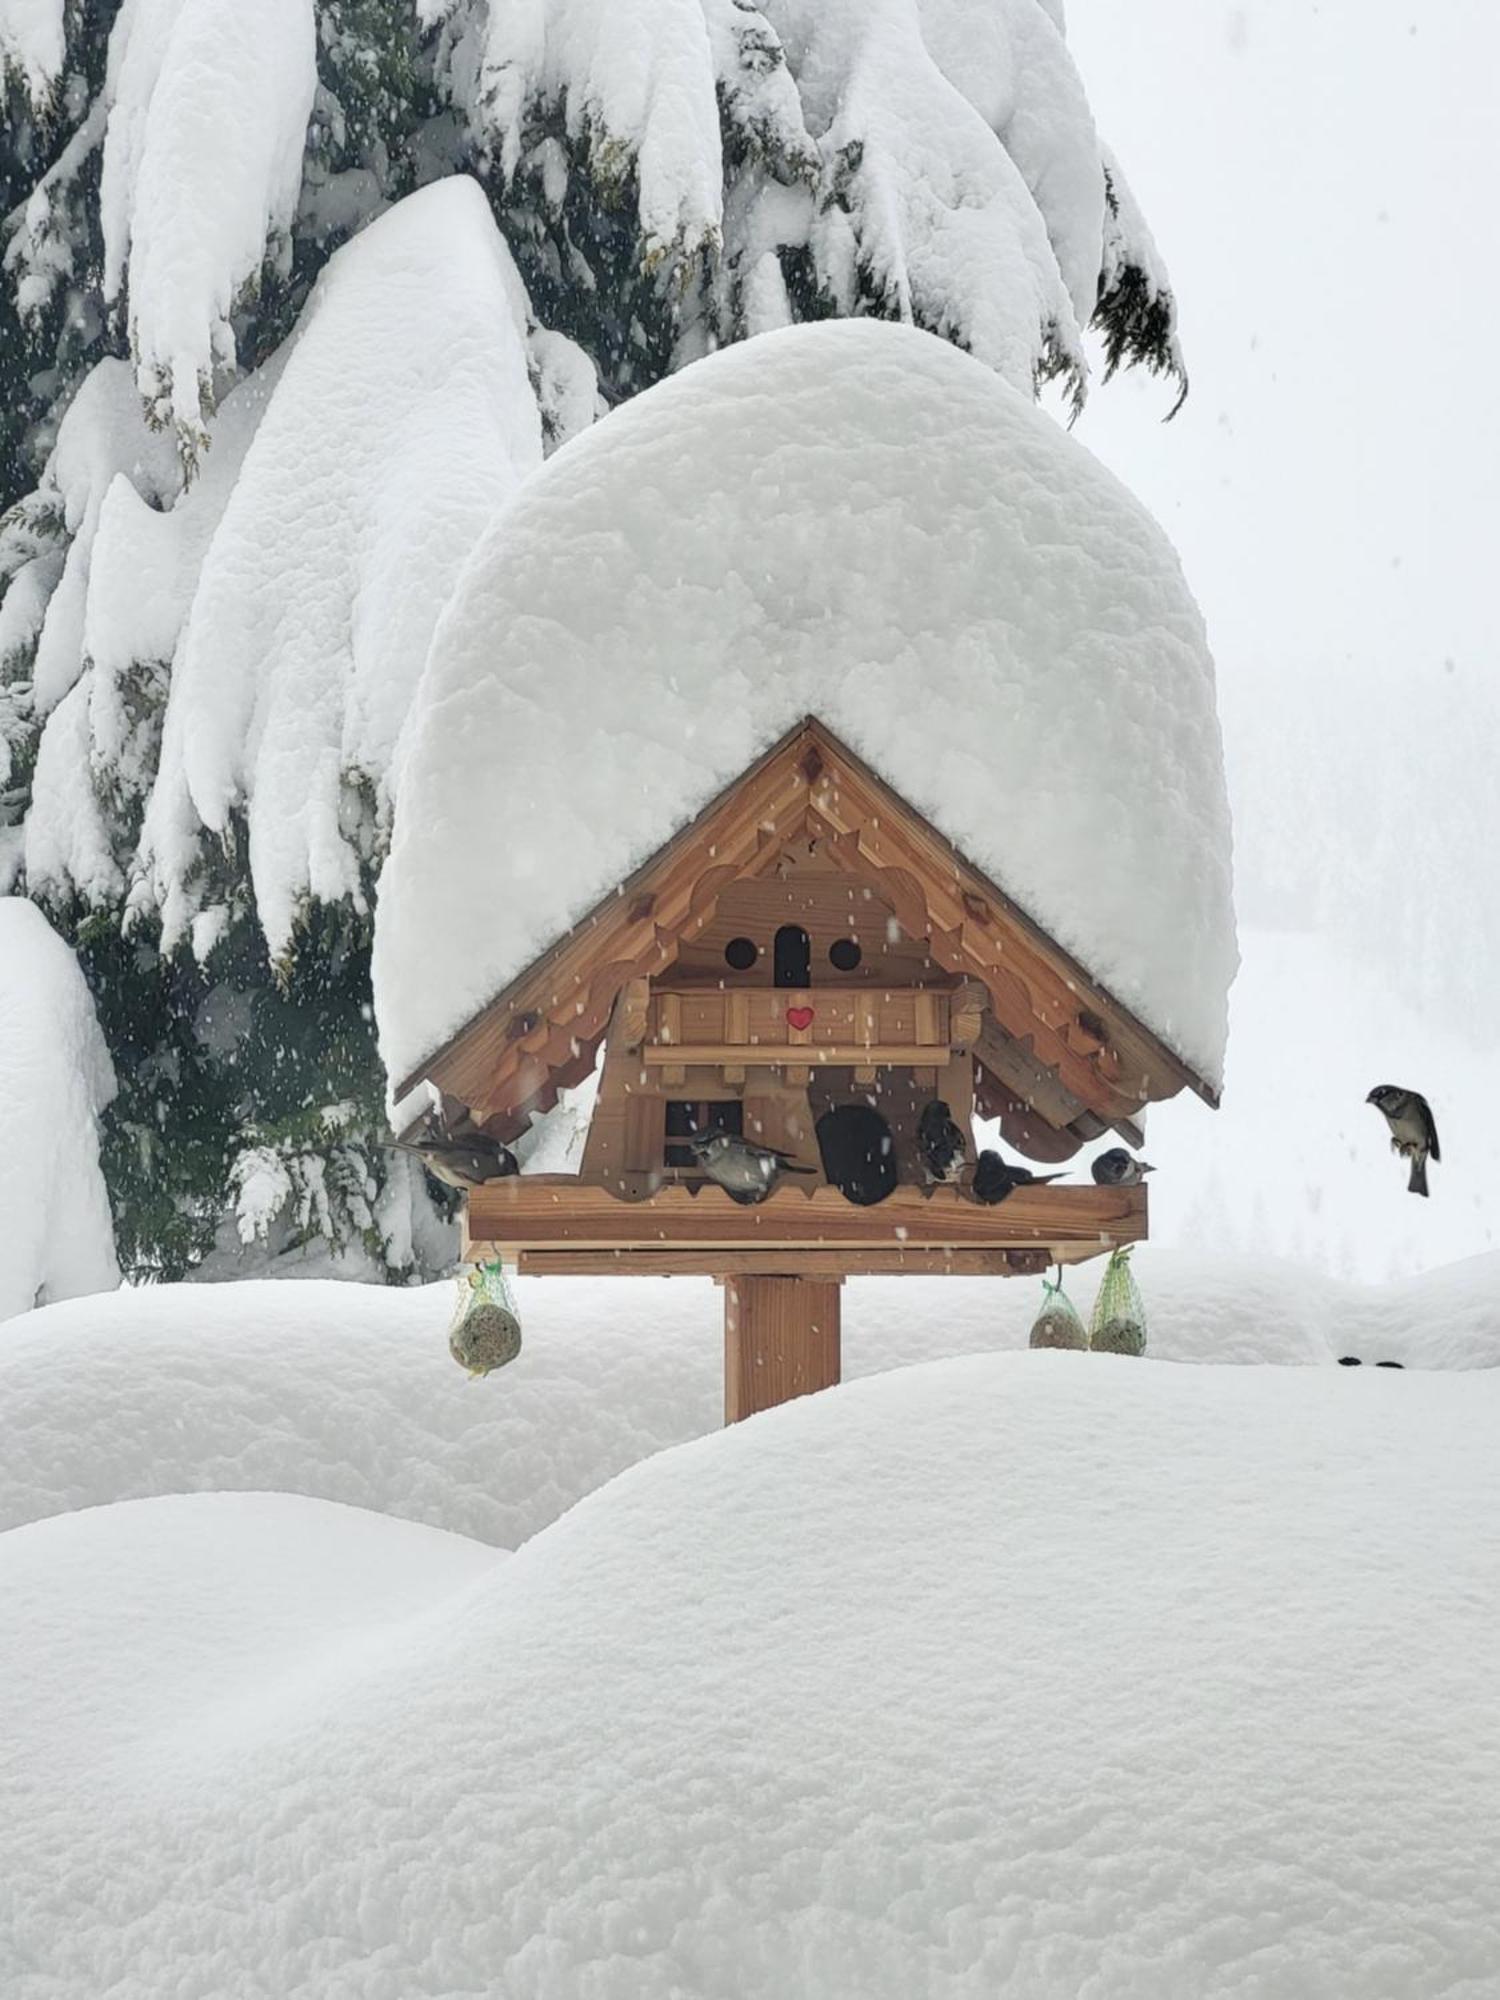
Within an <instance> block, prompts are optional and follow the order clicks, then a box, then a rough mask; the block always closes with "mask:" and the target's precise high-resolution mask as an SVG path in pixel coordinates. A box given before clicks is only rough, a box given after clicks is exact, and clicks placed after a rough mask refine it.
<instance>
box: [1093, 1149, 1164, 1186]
mask: <svg viewBox="0 0 1500 2000" xmlns="http://www.w3.org/2000/svg"><path fill="white" fill-rule="evenodd" d="M1090 1171H1091V1172H1092V1174H1093V1176H1094V1179H1095V1181H1096V1182H1097V1184H1098V1185H1099V1186H1100V1187H1139V1186H1140V1184H1141V1182H1142V1181H1143V1180H1144V1179H1145V1178H1146V1176H1147V1174H1154V1173H1155V1172H1156V1169H1155V1167H1153V1166H1152V1165H1151V1163H1150V1162H1149V1161H1148V1160H1137V1159H1133V1158H1132V1157H1131V1155H1130V1154H1129V1153H1127V1152H1126V1150H1125V1148H1124V1147H1123V1146H1111V1147H1110V1149H1109V1151H1108V1152H1107V1153H1101V1154H1100V1155H1099V1157H1098V1159H1097V1160H1095V1162H1094V1164H1093V1166H1092V1168H1091V1169H1090Z"/></svg>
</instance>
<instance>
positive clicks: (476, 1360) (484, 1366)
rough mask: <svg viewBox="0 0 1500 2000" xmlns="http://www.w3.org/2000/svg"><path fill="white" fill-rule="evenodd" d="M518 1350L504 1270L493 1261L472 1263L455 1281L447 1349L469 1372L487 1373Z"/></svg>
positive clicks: (516, 1316)
mask: <svg viewBox="0 0 1500 2000" xmlns="http://www.w3.org/2000/svg"><path fill="white" fill-rule="evenodd" d="M520 1351H521V1319H520V1315H519V1314H518V1313H517V1311H516V1302H515V1298H514V1296H513V1294H512V1292H511V1289H510V1285H509V1282H508V1281H507V1279H506V1276H505V1272H504V1270H503V1269H502V1268H501V1266H500V1265H499V1263H497V1262H493V1263H484V1264H476V1265H475V1266H474V1267H473V1269H472V1270H470V1271H465V1272H464V1273H463V1274H462V1275H461V1276H460V1278H459V1281H458V1308H457V1310H456V1311H455V1313H454V1315H453V1324H452V1326H451V1327H450V1328H449V1329H448V1352H449V1353H450V1354H451V1355H452V1356H453V1359H454V1360H455V1361H456V1362H457V1363H458V1365H459V1367H460V1368H466V1369H467V1370H468V1371H469V1373H470V1374H471V1375H490V1374H493V1372H494V1371H495V1369H497V1368H503V1367H504V1366H505V1365H506V1363H507V1362H508V1361H514V1360H515V1358H516V1356H517V1355H518V1354H519V1353H520Z"/></svg>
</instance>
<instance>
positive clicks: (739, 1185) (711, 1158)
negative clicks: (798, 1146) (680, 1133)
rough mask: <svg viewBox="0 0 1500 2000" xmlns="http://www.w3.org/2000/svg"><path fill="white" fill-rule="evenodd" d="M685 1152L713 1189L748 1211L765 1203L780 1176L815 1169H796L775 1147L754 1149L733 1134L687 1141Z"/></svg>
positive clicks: (748, 1140)
mask: <svg viewBox="0 0 1500 2000" xmlns="http://www.w3.org/2000/svg"><path fill="white" fill-rule="evenodd" d="M687 1147H688V1151H689V1152H690V1153H691V1154H692V1156H693V1158H694V1159H695V1160H696V1161H697V1162H698V1164H699V1166H700V1167H702V1169H703V1171H704V1173H706V1174H707V1175H708V1178H709V1179H710V1180H711V1181H712V1182H714V1184H715V1186H717V1187H721V1188H723V1190H724V1192H725V1194H727V1195H728V1196H729V1199H730V1200H731V1201H737V1202H739V1203H740V1204H741V1205H742V1206H743V1207H750V1206H752V1205H753V1204H754V1203H756V1202H758V1201H764V1200H765V1198H766V1196H767V1195H768V1194H769V1193H770V1192H771V1190H772V1188H774V1187H775V1185H776V1183H777V1182H778V1181H779V1180H780V1179H781V1176H782V1175H783V1174H815V1173H816V1172H817V1168H816V1167H799V1166H797V1165H795V1164H794V1163H793V1161H792V1159H791V1157H790V1155H788V1154H786V1153H781V1152H778V1151H777V1150H776V1148H775V1147H774V1146H757V1145H756V1144H755V1143H754V1141H753V1140H750V1139H740V1138H737V1137H736V1136H735V1135H734V1134H733V1133H732V1132H711V1133H709V1135H708V1137H707V1138H706V1139H689V1140H688V1141H687Z"/></svg>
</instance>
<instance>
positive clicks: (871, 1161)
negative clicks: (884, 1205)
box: [818, 1104, 896, 1208]
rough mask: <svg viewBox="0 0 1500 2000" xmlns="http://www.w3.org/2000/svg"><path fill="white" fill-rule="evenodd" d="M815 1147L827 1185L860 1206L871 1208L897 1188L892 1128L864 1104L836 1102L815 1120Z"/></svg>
mask: <svg viewBox="0 0 1500 2000" xmlns="http://www.w3.org/2000/svg"><path fill="white" fill-rule="evenodd" d="M818 1151H819V1152H820V1153H821V1154H822V1156H823V1172H824V1175H825V1176H826V1178H827V1180H828V1182H829V1184H830V1186H832V1187H836V1188H837V1189H838V1191H839V1193H840V1194H842V1195H843V1196H844V1197H845V1199H846V1200H848V1201H852V1202H853V1203H854V1204H855V1205H856V1207H859V1208H873V1207H874V1206H875V1204H876V1202H877V1201H884V1200H885V1198H886V1196H887V1195H888V1194H894V1192H895V1189H896V1148H895V1146H894V1144H893V1143H892V1140H891V1128H890V1126H889V1125H887V1124H886V1122H885V1120H884V1119H883V1118H882V1117H881V1115H880V1113H879V1112H878V1111H872V1110H871V1109H870V1108H869V1106H868V1105H865V1104H838V1105H835V1106H834V1108H833V1110H832V1111H825V1112H824V1113H823V1116H822V1117H821V1118H820V1119H819V1120H818Z"/></svg>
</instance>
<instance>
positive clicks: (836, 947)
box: [828, 938, 864, 972]
mask: <svg viewBox="0 0 1500 2000" xmlns="http://www.w3.org/2000/svg"><path fill="white" fill-rule="evenodd" d="M863 957H864V953H863V952H862V951H861V950H860V948H859V942H858V940H857V939H856V938H835V939H834V941H833V943H832V944H831V945H830V946H829V947H828V962H829V964H830V965H831V966H832V967H833V969H834V971H835V972H852V971H853V970H854V968H855V966H857V965H858V964H859V962H860V960H861V959H862V958H863Z"/></svg>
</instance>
